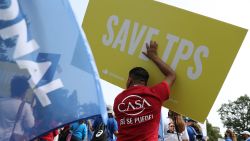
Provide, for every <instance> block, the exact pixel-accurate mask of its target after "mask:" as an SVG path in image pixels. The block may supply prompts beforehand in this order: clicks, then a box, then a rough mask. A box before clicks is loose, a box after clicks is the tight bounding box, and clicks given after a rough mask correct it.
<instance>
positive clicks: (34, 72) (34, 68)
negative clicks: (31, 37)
mask: <svg viewBox="0 0 250 141" xmlns="http://www.w3.org/2000/svg"><path fill="white" fill-rule="evenodd" d="M16 62H17V64H18V66H19V67H20V68H21V69H27V70H28V72H29V73H30V75H31V78H30V79H29V84H30V86H31V88H34V87H35V86H36V85H37V83H38V82H39V81H40V80H41V79H42V77H43V76H44V74H45V73H46V72H47V70H48V69H49V67H50V66H51V62H42V63H37V62H33V61H29V60H17V61H16Z"/></svg>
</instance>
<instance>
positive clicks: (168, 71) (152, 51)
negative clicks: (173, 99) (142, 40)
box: [142, 41, 176, 87]
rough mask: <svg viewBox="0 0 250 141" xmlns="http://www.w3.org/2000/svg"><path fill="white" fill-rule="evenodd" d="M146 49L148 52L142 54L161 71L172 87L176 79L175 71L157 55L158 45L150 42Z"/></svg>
mask: <svg viewBox="0 0 250 141" xmlns="http://www.w3.org/2000/svg"><path fill="white" fill-rule="evenodd" d="M146 47H147V52H142V53H143V54H144V55H145V56H147V57H148V58H149V59H150V60H152V61H153V62H154V63H155V64H156V66H157V67H158V68H159V69H160V71H161V72H162V73H163V74H164V75H165V77H166V78H165V80H166V81H167V82H168V85H169V87H171V86H172V85H173V84H174V81H175V79H176V74H175V71H174V70H173V69H172V68H171V67H170V66H169V65H167V64H166V63H165V62H163V61H162V60H161V58H159V56H158V55H157V47H158V44H157V43H156V42H155V41H150V45H149V44H148V43H146Z"/></svg>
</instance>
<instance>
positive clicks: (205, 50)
mask: <svg viewBox="0 0 250 141" xmlns="http://www.w3.org/2000/svg"><path fill="white" fill-rule="evenodd" d="M201 54H202V55H203V57H206V58H207V57H208V54H209V50H208V48H207V47H206V46H200V47H198V48H197V49H196V51H195V54H194V62H195V65H196V71H195V72H194V71H193V70H194V68H193V67H188V70H187V75H188V77H189V78H190V79H193V80H194V79H197V78H198V77H199V76H200V75H201V73H202V62H201V58H200V55H201Z"/></svg>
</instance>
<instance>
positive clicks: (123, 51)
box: [83, 0, 247, 122]
mask: <svg viewBox="0 0 250 141" xmlns="http://www.w3.org/2000/svg"><path fill="white" fill-rule="evenodd" d="M83 28H84V31H85V33H86V35H87V39H88V40H89V43H90V45H91V49H92V51H93V54H94V57H95V61H96V64H97V68H98V70H99V73H100V76H101V78H102V79H104V80H107V81H109V82H111V83H113V84H115V85H117V86H120V87H123V88H124V87H125V84H126V81H127V77H128V71H129V70H130V69H131V68H133V67H135V66H141V67H144V68H145V69H147V70H148V71H149V74H150V79H149V85H152V84H155V83H158V82H160V81H161V80H163V78H164V76H163V75H162V74H161V72H160V71H159V70H158V69H157V68H156V66H155V65H154V64H153V63H152V62H151V61H149V60H148V59H147V58H146V57H145V56H143V54H142V53H141V52H142V51H143V50H145V43H146V42H149V41H150V40H155V41H157V42H158V44H159V49H158V54H159V56H160V57H161V58H162V60H163V61H165V62H166V63H167V64H170V65H171V67H172V68H173V69H174V70H175V71H176V73H177V80H176V83H175V84H174V86H173V87H172V89H171V90H172V91H171V97H170V99H169V100H168V101H167V102H166V103H164V106H165V107H167V108H170V109H172V110H174V111H176V112H178V113H181V114H183V115H186V116H189V117H191V118H193V119H195V120H198V121H200V122H204V121H205V119H206V117H207V115H208V113H209V111H210V109H211V107H212V105H213V103H214V101H215V99H216V97H217V95H218V93H219V91H220V88H221V86H222V84H223V82H224V80H225V78H226V76H227V73H228V71H229V69H230V67H231V65H232V63H233V60H234V58H235V56H236V54H237V52H238V50H239V48H240V46H241V43H242V41H243V39H244V37H245V35H246V33H247V30H246V29H243V28H240V27H237V26H234V25H231V24H227V23H224V22H221V21H218V20H214V19H211V18H208V17H205V16H201V15H198V14H195V13H192V12H189V11H185V10H182V9H179V8H176V7H173V6H169V5H166V4H162V3H158V2H155V1H151V0H136V1H135V0H119V1H118V0H91V1H90V2H89V5H88V8H87V11H86V14H85V18H84V22H83Z"/></svg>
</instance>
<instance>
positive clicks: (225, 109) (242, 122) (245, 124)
mask: <svg viewBox="0 0 250 141" xmlns="http://www.w3.org/2000/svg"><path fill="white" fill-rule="evenodd" d="M218 112H219V115H220V116H221V117H220V119H221V120H222V123H223V124H224V127H227V128H232V129H233V130H234V131H235V132H236V133H238V134H240V132H241V131H243V130H248V131H249V130H250V97H248V96H247V95H244V96H241V97H239V98H238V99H237V100H236V101H233V102H231V101H229V103H225V104H222V105H221V107H220V109H219V110H218Z"/></svg>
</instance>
